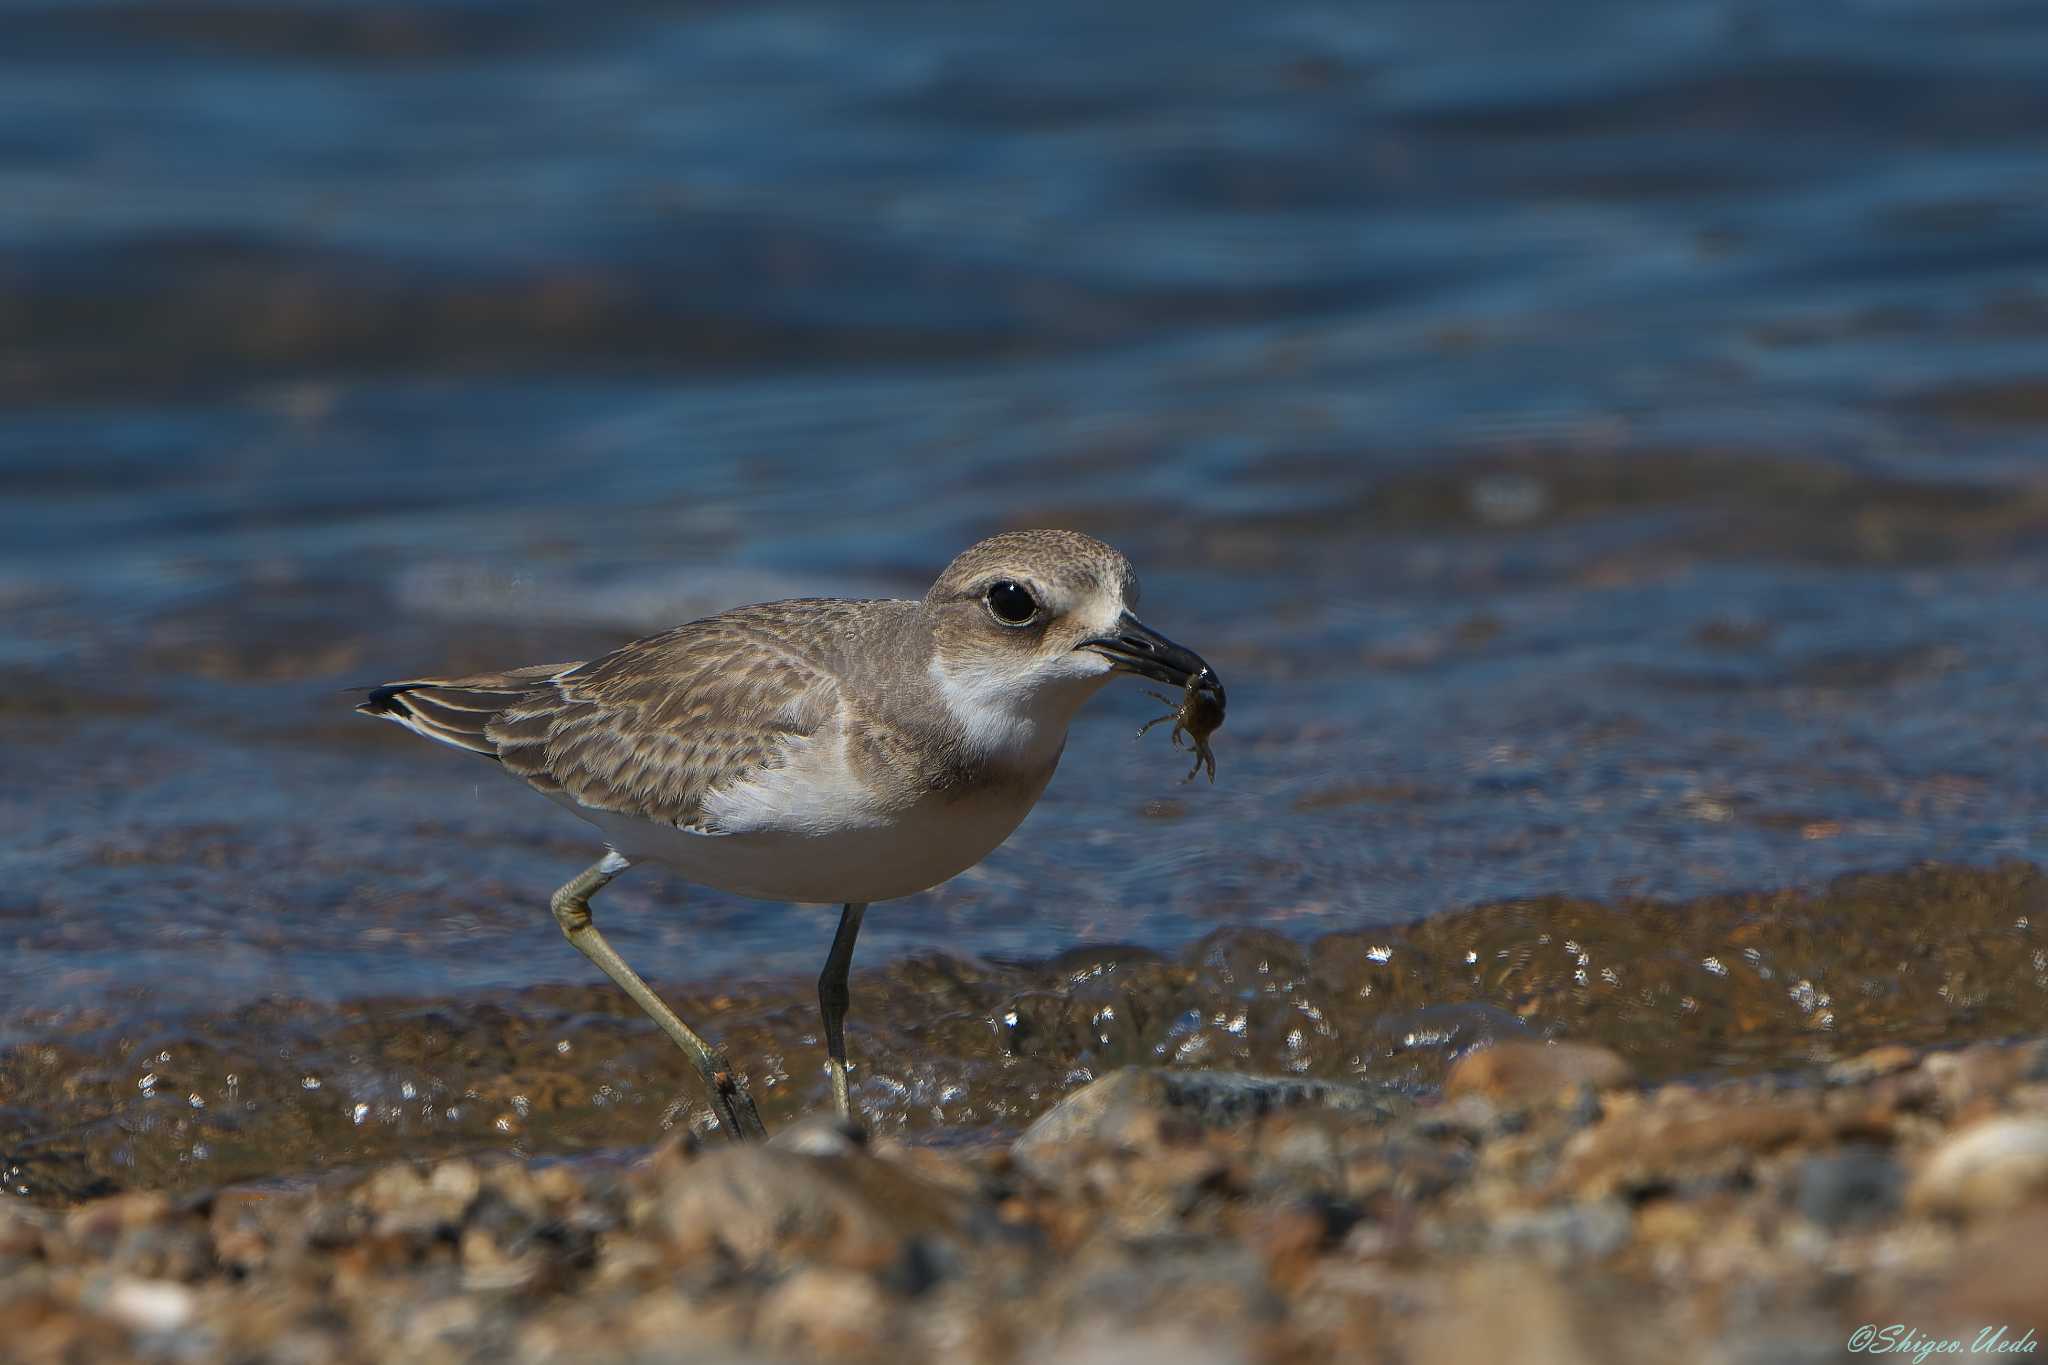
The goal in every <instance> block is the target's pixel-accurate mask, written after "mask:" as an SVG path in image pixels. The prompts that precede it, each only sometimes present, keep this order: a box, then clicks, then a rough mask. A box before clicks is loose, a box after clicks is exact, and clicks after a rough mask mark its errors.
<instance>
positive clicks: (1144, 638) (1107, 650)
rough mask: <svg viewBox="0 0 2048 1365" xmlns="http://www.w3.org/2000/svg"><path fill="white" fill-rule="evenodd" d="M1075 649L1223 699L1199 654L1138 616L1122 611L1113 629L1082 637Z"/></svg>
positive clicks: (1220, 686) (1211, 671) (1128, 670)
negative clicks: (1108, 632) (1086, 650)
mask: <svg viewBox="0 0 2048 1365" xmlns="http://www.w3.org/2000/svg"><path fill="white" fill-rule="evenodd" d="M1074 648H1076V649H1092V650H1094V651H1095V652H1096V653H1097V654H1100V655H1101V656H1102V657H1103V658H1105V659H1108V660H1109V661H1110V662H1111V663H1113V664H1115V665H1116V666H1117V668H1118V669H1119V670H1121V671H1122V672H1125V673H1136V674H1137V675H1138V676H1139V677H1141V678H1150V679H1152V681H1154V682H1163V683H1165V684H1166V685H1167V686H1169V687H1187V686H1189V685H1191V684H1192V685H1193V686H1196V687H1199V688H1202V689H1203V690H1204V691H1209V692H1213V693H1215V695H1216V700H1217V702H1218V703H1219V704H1220V703H1222V702H1223V700H1224V697H1223V682H1222V680H1221V679H1220V678H1218V677H1217V676H1216V671H1215V670H1214V669H1212V668H1210V667H1209V665H1208V664H1207V663H1205V662H1204V661H1203V659H1202V656H1201V655H1199V654H1197V653H1195V651H1193V650H1192V649H1183V648H1182V647H1181V646H1179V645H1177V644H1175V643H1174V642H1173V641H1171V640H1169V639H1167V638H1166V637H1165V636H1164V635H1161V634H1160V633H1159V632H1158V631H1156V630H1154V629H1152V627H1150V626H1148V625H1146V624H1145V623H1144V622H1143V621H1140V620H1139V619H1138V618H1137V617H1135V616H1133V615H1131V614H1130V613H1129V612H1125V613H1124V614H1123V615H1122V616H1120V617H1119V618H1117V623H1116V630H1115V632H1114V633H1112V634H1109V635H1098V636H1096V637H1095V638H1093V639H1091V640H1083V641H1082V642H1081V643H1080V644H1078V645H1076V646H1074Z"/></svg>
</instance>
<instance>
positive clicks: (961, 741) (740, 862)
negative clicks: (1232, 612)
mask: <svg viewBox="0 0 2048 1365" xmlns="http://www.w3.org/2000/svg"><path fill="white" fill-rule="evenodd" d="M1137 605H1138V579H1137V575H1136V574H1135V573H1134V572H1133V571H1132V569H1131V565H1130V561H1128V560H1126V559H1125V558H1124V557H1123V556H1122V555H1121V554H1119V553H1118V552H1117V551H1115V550H1113V549H1111V548H1110V547H1109V546H1107V545H1105V544H1103V543H1102V542H1101V541H1098V540H1093V539H1091V538H1089V537H1087V536H1084V535H1080V534H1078V533H1076V532H1072V531H1013V532H1009V533H1006V534H1003V535H999V536H995V537H992V538H990V539H988V540H984V541H982V542H981V543H980V544H978V545H975V546H972V547H971V548H969V549H967V550H966V551H964V552H963V553H962V554H961V555H960V556H959V557H958V558H957V559H955V560H954V561H953V562H952V563H951V564H949V565H947V566H946V570H945V572H944V573H942V574H940V575H939V578H938V581H937V582H935V583H934V584H932V587H931V591H930V592H927V593H926V594H925V595H924V597H923V599H922V600H920V601H891V600H850V599H843V598H800V599H795V600H791V601H785V602H765V603H761V604H759V605H756V606H748V607H736V608H734V609H732V610H730V611H725V612H720V613H719V614H717V615H715V616H707V617H704V618H703V619H701V620H697V621H691V622H689V623H688V624H686V625H681V626H677V627H676V628H675V629H673V630H669V631H664V632H662V633H661V634H659V635H650V636H647V637H645V638H644V639H639V640H635V641H633V642H632V643H631V644H628V645H625V646H622V647H621V648H619V649H616V650H614V651H612V652H611V653H610V654H607V655H605V656H603V657H602V658H598V659H592V660H589V661H588V662H583V663H561V664H541V665H537V666H534V667H529V668H515V669H510V670H507V671H506V672H503V673H479V674H473V675H471V676H469V677H462V678H411V679H407V680H406V681H403V682H394V683H386V684H384V685H383V686H382V687H376V688H372V689H370V695H369V699H368V700H367V701H365V702H363V703H362V704H361V705H360V706H358V707H357V708H356V709H357V710H358V711H361V712H363V713H364V714H366V715H371V716H379V717H383V718H385V719H387V720H392V721H396V722H397V723H398V724H400V725H403V726H405V727H406V728H407V729H409V730H411V731H413V732H414V733H416V734H420V735H424V736H426V737H427V738H428V739H434V740H439V741H440V742H441V743H443V744H448V745H452V746H454V747H455V748H458V749H465V750H468V751H469V752H471V753H473V754H480V755H482V756H483V757H485V758H489V759H493V760H495V761H496V762H497V763H498V764H499V765H500V766H501V767H502V768H503V769H504V770H505V772H506V773H507V774H509V775H510V776H512V777H514V778H517V779H519V780H521V781H523V782H525V783H527V784H528V785H529V786H532V787H534V788H536V789H538V790H539V791H541V792H542V793H544V794H545V795H547V796H549V797H551V798H553V799H554V800H555V801H557V802H559V803H560V804H561V805H563V806H566V807H567V808H568V809H569V810H571V811H573V812H574V813H575V814H577V815H579V816H581V817H583V818H584V819H585V820H587V821H589V822H590V823H591V824H593V825H595V826H596V827H597V829H598V831H599V832H600V833H601V834H602V835H603V838H604V842H605V845H606V852H605V854H604V856H603V857H602V858H600V859H598V860H597V861H596V862H595V863H592V864H591V865H590V866H589V867H588V868H586V869H585V870H584V871H583V872H582V873H580V874H579V875H577V876H576V877H574V878H572V879H570V880H569V881H568V882H567V883H566V884H564V885H563V886H562V887H561V888H560V889H559V890H557V891H556V892H555V894H554V896H553V898H552V900H551V901H550V905H551V906H552V908H553V910H554V915H555V920H556V922H557V923H558V924H559V925H560V926H561V929H562V932H563V933H564V934H565V935H567V936H568V939H569V942H570V943H572V944H574V945H575V947H576V948H577V949H578V950H579V951H580V952H582V953H583V954H584V956H586V957H588V958H589V959H590V960H591V961H592V962H594V963H596V964H597V965H598V967H599V968H601V969H602V970H603V971H604V973H605V975H607V976H609V977H610V978H611V979H612V980H613V981H614V982H616V983H618V985H619V986H620V987H621V988H622V989H624V990H625V992H626V993H627V994H628V995H630V996H631V997H632V998H633V1000H634V1001H635V1002H636V1003H637V1004H638V1005H639V1006H640V1008H641V1009H643V1010H645V1011H646V1012H647V1013H648V1015H649V1016H651V1017H652V1018H653V1019H654V1021H655V1023H657V1024H659V1025H660V1026H661V1028H662V1030H663V1031H664V1032H665V1033H667V1034H668V1036H669V1037H670V1038H671V1039H673V1040H674V1041H675V1043H676V1045H677V1046H679V1047H680V1048H682V1050H683V1051H684V1052H685V1053H687V1054H688V1055H689V1058H690V1061H691V1062H692V1063H693V1064H694V1065H695V1067H696V1069H697V1071H698V1073H699V1074H700V1075H701V1076H702V1077H703V1080H704V1084H705V1086H706V1088H707V1089H708V1091H709V1093H710V1097H711V1102H712V1105H713V1108H714V1110H715V1112H716V1113H717V1115H718V1118H719V1121H720V1125H721V1126H722V1127H723V1128H724V1130H725V1131H726V1133H727V1134H728V1135H729V1136H731V1137H732V1138H734V1139H735V1140H740V1141H744V1140H746V1139H748V1138H755V1137H762V1136H765V1135H766V1129H765V1128H764V1127H763V1125H762V1123H761V1119H760V1116H759V1114H758V1112H757V1111H756V1110H755V1107H754V1103H753V1100H752V1099H751V1097H750V1096H749V1095H748V1094H747V1090H746V1086H745V1084H744V1082H743V1081H742V1080H741V1078H740V1076H739V1074H738V1073H737V1072H735V1071H734V1069H733V1067H732V1065H731V1063H730V1062H729V1061H728V1060H727V1058H726V1055H725V1053H724V1052H723V1051H722V1050H721V1049H720V1048H719V1047H718V1046H717V1045H715V1044H713V1043H712V1042H710V1041H709V1040H707V1039H706V1038H704V1037H703V1036H702V1035H701V1034H699V1033H697V1032H696V1031H695V1030H694V1029H692V1028H691V1027H690V1026H689V1025H688V1024H686V1023H684V1022H683V1021H682V1020H681V1019H680V1018H678V1017H677V1016H676V1014H675V1012H674V1011H673V1010H671V1009H669V1007H668V1006H667V1005H665V1004H663V1003H662V1001H661V999H660V998H659V997H658V996H656V995H655V993H654V992H653V990H651V989H650V988H649V987H648V985H647V983H646V982H645V981H643V980H642V979H641V978H640V977H639V975H638V974H636V973H635V972H634V971H633V969H632V968H631V967H629V966H627V965H626V962H625V960H624V959H623V958H621V957H620V956H619V955H618V953H617V952H616V951H615V950H614V949H613V948H612V946H611V944H609V943H608V942H606V941H605V938H604V935H603V934H601V933H599V932H598V930H597V926H596V924H595V923H594V922H593V920H592V918H591V910H590V898H591V897H592V896H593V895H594V894H596V893H597V892H598V891H599V890H600V889H602V888H603V887H604V886H605V885H606V884H608V883H609V882H610V881H611V880H612V878H614V877H616V876H618V875H619V873H621V872H623V871H625V870H626V868H628V867H629V866H631V865H632V864H633V863H634V862H636V861H640V860H650V859H651V860H653V861H656V862H660V863H664V864H666V865H668V866H670V867H673V868H675V869H676V870H677V871H679V872H680V873H681V874H682V875H683V876H684V877H685V878H687V879H688V880H690V881H693V882H697V883H700V884H702V885H705V886H711V887H716V888H718V889H720V890H722V891H728V892H733V893H735V894H738V895H742V896H751V897H757V898H759V899H763V900H779V901H796V902H806V903H816V904H826V905H840V906H842V907H844V908H843V909H842V911H841V913H840V919H839V928H838V931H837V932H836V933H835V934H834V935H833V938H832V947H831V951H830V952H829V953H828V954H827V955H826V959H825V969H824V971H823V973H822V974H821V975H820V976H819V978H818V1004H819V1010H820V1014H821V1015H822V1018H823V1022H824V1032H825V1050H826V1056H827V1062H826V1067H827V1070H828V1073H829V1075H830V1078H831V1084H832V1098H833V1103H834V1104H835V1105H836V1106H837V1108H838V1111H839V1115H840V1117H841V1118H842V1119H843V1120H846V1121H848V1122H851V1121H853V1110H852V1103H851V1097H850V1094H849V1088H848V1081H847V1061H846V1036H845V1021H846V1011H847V1007H848V1004H849V994H848V988H847V973H848V970H849V968H850V967H851V965H852V962H853V945H854V939H855V937H856V936H857V935H858V934H859V933H860V924H861V917H862V915H863V914H864V913H865V912H866V910H867V907H868V905H869V904H871V903H873V902H875V901H885V900H893V899H895V898H896V897H898V896H908V895H912V894H914V893H916V892H919V891H923V890H926V889H928V888H930V887H933V886H937V885H938V884H939V883H940V882H943V881H945V880H946V879H948V878H949V877H952V876H954V875H956V874H958V873H960V872H963V871H965V870H966V869H968V868H970V867H972V866H973V865H974V864H975V863H977V862H980V861H981V859H982V858H984V857H985V856H987V855H988V853H989V852H990V851H992V850H993V849H994V848H995V847H996V846H997V845H998V844H1000V843H1002V842H1003V840H1004V839H1006V838H1008V837H1009V835H1010V832H1011V831H1012V830H1014V829H1016V828H1017V826H1018V824H1019V823H1021V822H1022V821H1023V819H1024V817H1025V816H1026V815H1027V814H1029V813H1030V811H1031V808H1032V806H1033V805H1035V804H1036V803H1037V801H1038V798H1039V795H1040V794H1041V793H1042V792H1044V790H1045V787H1046V783H1047V782H1049V781H1050V780H1051V778H1052V774H1053V769H1054V768H1055V767H1056V766H1057V765H1058V763H1059V759H1060V753H1061V750H1062V749H1063V748H1064V747H1065V745H1066V739H1067V726H1068V723H1069V722H1070V721H1071V720H1072V719H1073V717H1074V714H1075V712H1076V711H1078V710H1079V709H1080V707H1081V705H1082V703H1084V702H1086V701H1087V700H1088V698H1089V697H1091V696H1093V695H1094V694H1095V693H1096V692H1097V691H1099V690H1100V689H1101V688H1102V686H1103V685H1104V684H1105V683H1107V682H1108V681H1109V680H1110V679H1111V678H1112V677H1114V676H1115V675H1117V674H1119V673H1129V674H1135V675H1137V676H1139V677H1143V678H1148V679H1151V680H1154V681H1157V682H1162V683H1166V684H1168V685H1170V686H1174V687H1180V688H1183V689H1184V690H1185V691H1186V694H1187V695H1188V696H1189V697H1191V698H1192V697H1194V696H1196V695H1198V694H1199V695H1200V696H1201V697H1202V698H1204V699H1205V702H1206V703H1207V704H1209V705H1212V706H1213V707H1214V709H1215V713H1216V715H1217V717H1218V718H1219V720H1220V716H1221V708H1222V703H1223V696H1224V693H1223V686H1222V683H1221V682H1220V680H1218V679H1217V677H1216V674H1215V672H1214V671H1213V670H1212V669H1210V667H1209V666H1208V664H1206V663H1204V662H1203V661H1202V659H1201V658H1200V656H1198V655H1196V654H1195V653H1193V652H1192V651H1190V650H1187V649H1183V648H1182V647H1181V646H1179V645H1177V644H1175V643H1174V642H1173V641H1171V640H1169V639H1167V638H1166V637H1165V636H1163V635H1161V634H1159V633H1158V632H1157V631H1155V630H1153V629H1152V628H1151V627H1149V626H1147V625H1145V624H1144V623H1143V622H1141V621H1139V620H1138V618H1137V617H1136V616H1135V615H1134V614H1133V613H1134V612H1135V610H1136V608H1137Z"/></svg>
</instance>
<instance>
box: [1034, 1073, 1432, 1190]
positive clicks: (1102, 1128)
mask: <svg viewBox="0 0 2048 1365" xmlns="http://www.w3.org/2000/svg"><path fill="white" fill-rule="evenodd" d="M1302 1109H1331V1110H1339V1111H1343V1112H1345V1113H1351V1114H1357V1115H1359V1116H1360V1117H1361V1118H1364V1119H1368V1120H1370V1119H1380V1118H1385V1117H1387V1116H1389V1115H1391V1114H1392V1113H1393V1112H1395V1110H1396V1106H1395V1105H1394V1103H1393V1102H1392V1101H1391V1100H1389V1099H1388V1098H1387V1097H1386V1096H1385V1095H1382V1094H1381V1093H1380V1092H1378V1091H1376V1090H1372V1089H1369V1088H1367V1087H1365V1086H1360V1085H1346V1084H1343V1083H1341V1082H1338V1081H1322V1080H1310V1079H1305V1078H1302V1077H1294V1076H1248V1075H1242V1074H1239V1073H1236V1072H1229V1071H1167V1070H1162V1069H1160V1068H1156V1067H1135V1066H1127V1067H1123V1068H1121V1069H1119V1070H1116V1071H1112V1072H1110V1073H1109V1074H1108V1075H1107V1076H1104V1077H1102V1078H1100V1079H1099V1080H1095V1081H1092V1082H1090V1083H1089V1084H1088V1085H1085V1086H1083V1087H1082V1088H1081V1089H1079V1090H1077V1091H1075V1092H1074V1093H1073V1094H1071V1095H1069V1096H1067V1097H1066V1098H1065V1099H1063V1100H1061V1101H1060V1102H1059V1103H1058V1104H1056V1105H1054V1106H1053V1107H1052V1108H1051V1109H1050V1110H1048V1111H1046V1112H1045V1113H1043V1114H1041V1115H1039V1116H1038V1118H1037V1120H1036V1121H1035V1122H1033V1123H1032V1125H1031V1126H1030V1127H1029V1128H1027V1129H1025V1130H1024V1133H1023V1136H1021V1137H1019V1138H1018V1139H1017V1141H1016V1142H1015V1144H1013V1145H1012V1147H1011V1148H1010V1152H1011V1155H1012V1156H1013V1157H1015V1158H1016V1160H1017V1163H1018V1164H1019V1165H1021V1166H1023V1167H1024V1168H1025V1169H1026V1170H1029V1171H1032V1172H1033V1173H1034V1174H1038V1175H1041V1176H1049V1175H1050V1174H1052V1173H1053V1172H1054V1171H1056V1170H1057V1169H1059V1168H1061V1167H1063V1166H1064V1165H1065V1164H1066V1163H1067V1161H1068V1160H1069V1159H1070V1158H1071V1157H1072V1156H1073V1155H1074V1154H1075V1153H1076V1152H1077V1151H1078V1150H1079V1149H1084V1148H1087V1147H1091V1146H1097V1145H1119V1144H1123V1143H1128V1142H1132V1141H1142V1140H1144V1139H1145V1137H1146V1136H1148V1134H1149V1133H1151V1132H1153V1131H1156V1125H1157V1122H1158V1120H1160V1119H1161V1118H1172V1119H1175V1120H1179V1121H1181V1122H1185V1123H1187V1124H1189V1125H1191V1126H1195V1127H1202V1128H1227V1127H1232V1126H1235V1125H1237V1124H1241V1123H1246V1122H1249V1121H1251V1120H1253V1119H1256V1118H1261V1117H1264V1116H1266V1115H1269V1114H1278V1113H1284V1112H1287V1111H1290V1110H1302ZM1134 1125H1135V1126H1134ZM1148 1125H1149V1127H1148Z"/></svg>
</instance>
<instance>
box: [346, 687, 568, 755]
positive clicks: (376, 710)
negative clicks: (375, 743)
mask: <svg viewBox="0 0 2048 1365" xmlns="http://www.w3.org/2000/svg"><path fill="white" fill-rule="evenodd" d="M576 667H577V665H576V664H573V663H571V664H537V665H535V666H534V667H532V668H514V669H510V670H508V671H506V672H503V673H475V674H471V675H470V676H469V677H466V678H413V679H410V680H408V681H406V682H394V683H385V684H384V685H383V686H382V687H373V688H371V689H369V691H370V695H369V697H368V699H367V700H365V701H363V702H362V703H360V704H359V705H358V706H357V707H356V710H358V711H360V712H362V713H363V714H364V715H366V716H378V717H381V718H382V719H384V720H389V721H394V722H396V723H397V724H399V725H403V726H404V727H405V728H406V729H408V730H410V731H412V732H413V733H414V734H416V735H425V736H426V737H427V738H428V739H436V740H439V741H440V742H441V743H443V744H448V745H452V746H454V747H455V748H457V749H466V750H468V751H469V752H470V753H473V754H482V755H483V756H484V757H485V758H496V757H497V756H498V746H497V745H496V744H494V743H492V742H491V739H490V736H489V735H488V734H486V733H485V731H486V730H487V729H488V728H489V726H490V723H491V722H492V721H493V720H495V719H496V718H497V716H498V713H499V712H501V711H503V710H505V709H506V708H507V707H509V706H511V705H512V704H513V703H514V702H516V701H518V700H519V699H520V698H521V697H524V696H527V695H529V694H530V693H532V692H533V691H534V690H535V689H536V688H538V687H540V686H542V685H543V684H545V683H547V682H550V681H552V680H553V679H555V678H559V677H561V676H562V675H563V674H564V673H567V672H569V671H570V670H571V669H573V668H576Z"/></svg>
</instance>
